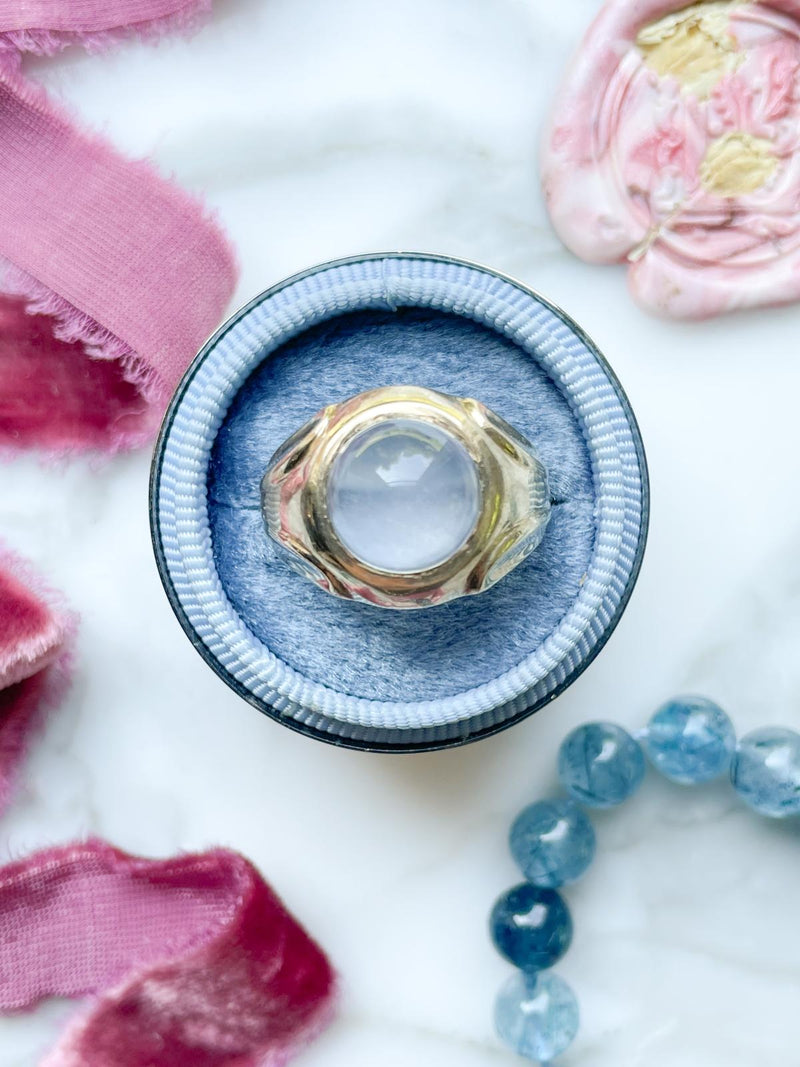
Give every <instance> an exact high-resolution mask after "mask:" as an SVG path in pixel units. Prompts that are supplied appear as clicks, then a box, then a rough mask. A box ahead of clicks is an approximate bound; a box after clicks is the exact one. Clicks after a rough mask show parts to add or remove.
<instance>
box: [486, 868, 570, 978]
mask: <svg viewBox="0 0 800 1067" xmlns="http://www.w3.org/2000/svg"><path fill="white" fill-rule="evenodd" d="M489 928H490V932H491V935H492V940H493V941H494V945H495V948H496V949H497V951H498V952H499V953H500V954H501V956H505V958H506V959H507V960H510V962H511V963H513V964H514V965H515V966H517V967H522V968H523V969H524V970H528V971H539V970H544V969H545V968H546V967H552V966H553V964H554V963H555V962H556V961H557V960H560V959H561V957H562V956H563V955H564V953H565V952H566V951H567V949H568V948H569V946H570V944H571V942H572V917H571V916H570V913H569V908H568V907H567V905H566V903H565V902H564V899H563V897H562V896H561V895H560V894H559V893H557V892H556V891H555V889H544V888H542V887H540V886H535V885H531V884H530V882H523V884H522V885H517V886H514V888H513V889H509V890H508V891H507V892H506V893H503V895H502V896H501V897H500V898H499V899H498V900H497V902H496V903H495V906H494V908H493V909H492V914H491V916H490V917H489Z"/></svg>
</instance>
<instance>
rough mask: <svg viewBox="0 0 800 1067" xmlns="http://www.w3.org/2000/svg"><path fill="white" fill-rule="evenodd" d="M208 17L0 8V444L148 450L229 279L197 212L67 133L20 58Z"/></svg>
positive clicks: (172, 190)
mask: <svg viewBox="0 0 800 1067" xmlns="http://www.w3.org/2000/svg"><path fill="white" fill-rule="evenodd" d="M208 6H209V4H208V3H207V2H206V0H190V2H187V0H26V2H24V3H21V2H20V0H0V143H2V146H3V151H2V152H1V153H0V260H2V261H4V262H5V270H4V272H3V275H4V276H3V277H2V278H0V287H1V288H2V289H3V291H4V295H3V296H2V297H0V448H2V447H5V448H18V447H28V446H31V445H39V446H44V447H46V448H48V449H49V450H55V451H63V450H74V449H85V448H104V449H108V450H115V449H119V448H129V447H133V446H135V445H137V444H140V443H142V442H143V441H145V440H147V439H148V437H150V436H151V435H152V434H153V432H154V430H155V427H156V425H157V422H158V418H159V416H160V414H161V412H162V411H163V408H164V406H165V403H166V400H167V398H168V396H169V394H170V393H171V392H172V390H173V389H174V388H175V385H176V384H177V382H178V380H179V379H180V377H181V375H182V373H183V372H184V370H185V369H186V367H187V365H188V363H189V362H190V360H191V358H192V356H193V355H194V353H195V352H196V351H197V349H198V348H199V347H200V345H201V344H202V342H203V341H204V340H205V338H206V337H207V336H208V334H209V333H210V332H211V331H212V330H213V329H214V327H215V326H216V325H217V324H218V322H219V320H220V318H221V317H222V315H223V313H224V311H225V308H226V305H227V303H228V301H229V299H230V296H231V293H232V291H233V287H234V283H235V276H236V270H235V265H234V258H233V255H232V252H231V249H230V247H229V245H228V243H227V241H226V239H225V238H224V236H223V234H222V233H221V231H220V229H219V227H218V226H217V225H216V223H215V222H214V221H213V220H212V219H211V218H210V217H209V216H208V215H207V213H206V212H205V211H204V210H203V208H202V207H201V205H200V204H199V203H198V201H196V200H195V199H193V198H192V197H190V196H188V195H187V194H186V193H185V192H183V191H182V190H180V189H179V188H177V187H176V186H175V185H173V184H172V183H170V182H167V181H165V180H164V179H163V178H161V177H159V176H158V175H157V174H156V173H155V171H154V170H153V169H152V167H151V166H150V165H149V164H147V163H145V162H141V161H138V162H137V161H131V160H128V159H125V158H124V157H123V156H121V155H120V154H119V153H118V152H117V151H116V150H115V149H114V148H113V147H111V146H110V145H109V144H107V143H106V142H105V141H104V140H102V139H101V138H100V137H98V136H97V135H95V134H92V133H89V132H86V131H84V130H81V129H79V128H78V126H77V125H76V124H75V122H74V121H73V120H72V119H71V117H70V116H68V115H67V114H66V113H65V112H64V110H63V109H62V108H61V107H59V106H58V105H56V104H55V103H54V102H53V101H52V100H51V99H50V98H49V97H48V95H47V94H46V93H45V92H44V90H43V89H42V88H41V87H40V86H39V85H37V84H36V83H35V82H33V81H31V80H30V79H29V78H27V77H26V76H25V74H24V71H23V63H22V53H23V52H26V51H28V52H36V53H39V54H47V53H53V52H55V51H57V50H58V49H59V48H62V47H66V46H67V45H70V44H74V43H78V44H82V45H83V46H85V47H87V48H89V49H99V48H104V47H107V46H108V45H109V44H111V43H113V42H114V41H116V40H117V39H118V38H120V37H121V36H123V35H125V34H135V35H138V36H143V37H155V36H157V35H159V34H161V33H163V32H165V31H166V30H170V29H174V28H180V27H185V26H189V25H191V24H192V22H193V21H194V20H195V19H196V18H197V17H198V16H199V15H200V14H202V13H203V12H204V11H205V10H206V9H207V7H208ZM32 316H33V318H32ZM36 316H40V318H37V317H36ZM87 357H89V358H87ZM53 397H57V404H55V405H54V403H53ZM54 408H55V415H54Z"/></svg>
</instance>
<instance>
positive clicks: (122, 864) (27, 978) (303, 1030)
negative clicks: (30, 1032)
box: [0, 841, 334, 1067]
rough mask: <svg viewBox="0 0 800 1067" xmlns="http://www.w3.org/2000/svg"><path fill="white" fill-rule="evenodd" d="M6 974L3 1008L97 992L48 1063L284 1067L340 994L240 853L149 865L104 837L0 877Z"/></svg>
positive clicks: (1, 958) (2, 969)
mask: <svg viewBox="0 0 800 1067" xmlns="http://www.w3.org/2000/svg"><path fill="white" fill-rule="evenodd" d="M43 948H44V949H45V950H44V951H43ZM0 975H2V979H0V1008H3V1009H5V1010H7V1011H8V1010H17V1009H20V1008H25V1007H28V1006H29V1005H31V1004H35V1003H36V1002H37V1001H38V1000H40V999H42V998H43V997H45V996H51V995H56V996H65V997H75V996H81V995H86V994H95V995H97V999H96V1000H95V1001H94V1002H93V1003H92V1005H91V1007H90V1008H89V1010H88V1011H87V1012H84V1013H82V1014H81V1015H80V1016H79V1017H78V1018H77V1019H76V1020H75V1021H74V1022H73V1024H72V1025H71V1026H70V1027H69V1028H68V1029H67V1031H66V1033H65V1034H64V1035H63V1037H62V1039H61V1041H60V1042H59V1044H58V1046H57V1047H56V1048H55V1049H54V1050H53V1051H52V1052H51V1053H50V1054H49V1055H48V1056H46V1057H45V1059H44V1061H43V1067H280V1065H281V1064H284V1063H285V1062H286V1061H287V1060H288V1059H289V1057H290V1056H291V1055H292V1054H293V1053H294V1052H296V1051H297V1049H298V1048H299V1047H300V1046H301V1045H302V1044H304V1043H305V1042H306V1041H307V1040H309V1039H310V1038H312V1037H313V1036H314V1035H315V1034H316V1033H317V1032H318V1031H319V1030H320V1029H321V1028H322V1027H323V1026H324V1025H325V1023H326V1022H327V1021H328V1017H329V1015H330V1010H331V999H332V996H333V990H334V976H333V972H332V970H331V967H330V965H329V963H328V961H327V959H326V958H325V956H324V954H323V953H322V951H321V950H320V949H319V948H318V946H317V945H316V944H315V943H314V942H313V941H312V940H311V938H310V937H309V936H308V935H307V934H306V933H305V931H304V930H303V929H302V928H301V927H300V926H299V925H298V923H297V922H296V921H295V919H293V918H292V916H291V915H290V914H289V912H288V911H286V909H285V908H284V906H283V904H282V903H281V902H280V900H278V898H277V897H276V896H275V894H274V893H273V892H272V890H271V889H270V888H269V887H268V886H267V885H266V884H265V882H264V881H263V879H262V878H261V876H260V875H259V874H258V872H257V871H256V870H255V869H254V868H253V867H252V865H251V864H250V863H248V862H247V861H246V860H245V859H243V858H242V857H241V856H239V855H237V854H236V853H233V852H228V851H226V850H223V849H217V850H213V851H210V852H206V853H204V854H202V855H194V856H192V855H187V856H181V857H178V858H176V859H170V860H146V859H139V858H136V857H133V856H129V855H126V854H125V853H124V852H120V851H118V850H117V849H114V848H111V847H110V846H109V845H106V844H104V843H103V842H100V841H88V842H87V843H86V844H80V845H69V846H66V847H63V848H53V849H47V850H45V851H43V852H39V853H37V854H35V855H33V856H30V857H28V858H27V859H25V860H22V861H20V862H18V863H12V864H9V865H8V866H7V867H5V868H4V869H2V870H0Z"/></svg>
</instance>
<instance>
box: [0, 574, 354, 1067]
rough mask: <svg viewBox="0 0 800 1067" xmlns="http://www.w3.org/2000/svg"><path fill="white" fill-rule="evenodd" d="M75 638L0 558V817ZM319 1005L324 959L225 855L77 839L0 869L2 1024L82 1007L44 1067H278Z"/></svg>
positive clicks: (32, 585)
mask: <svg viewBox="0 0 800 1067" xmlns="http://www.w3.org/2000/svg"><path fill="white" fill-rule="evenodd" d="M74 626H75V618H74V616H73V615H72V614H71V613H70V612H68V611H67V610H65V609H64V608H63V607H62V606H61V604H60V602H59V599H58V597H57V596H56V595H54V594H53V593H51V592H49V591H47V590H46V589H45V588H44V587H43V586H42V585H41V583H40V582H39V581H38V580H37V579H36V578H34V577H33V576H32V574H31V572H30V571H29V570H28V568H27V567H26V565H25V564H24V563H22V562H21V561H20V560H18V559H17V558H16V557H14V556H11V555H9V554H7V553H5V554H3V555H0V809H2V808H4V807H5V806H6V805H7V803H8V800H9V798H10V795H11V792H12V789H13V786H14V784H15V781H16V778H17V774H18V769H19V765H20V762H21V760H22V758H23V756H24V754H25V751H26V749H27V747H28V743H29V741H30V739H31V736H32V734H33V733H34V732H35V730H36V727H37V726H38V725H39V724H40V722H41V719H42V716H43V713H44V711H45V710H46V707H47V705H48V704H51V703H52V702H53V701H54V700H55V699H56V698H57V697H58V696H59V695H60V692H61V691H62V689H63V686H64V679H65V670H64V661H65V658H66V657H67V656H68V654H69V647H70V643H71V637H72V634H73V631H74ZM333 993H334V975H333V972H332V970H331V967H330V964H329V963H328V960H327V959H326V957H325V955H324V954H323V952H322V951H321V950H320V948H319V947H318V946H317V945H316V944H315V943H314V942H313V941H312V940H311V938H310V937H309V936H308V935H307V934H306V933H305V931H304V930H303V929H302V928H301V927H300V926H299V925H298V923H297V922H296V921H295V920H294V919H293V918H292V916H291V915H290V914H289V912H287V911H286V909H285V908H284V906H283V905H282V904H281V902H280V901H279V900H278V898H277V897H276V896H275V894H274V893H273V892H272V890H271V889H270V888H269V887H268V886H267V885H266V883H265V882H264V881H263V879H262V878H261V876H260V875H259V874H258V872H257V871H256V870H255V868H254V867H253V866H252V865H251V864H250V863H248V862H247V860H245V859H243V858H242V857H241V856H239V855H237V854H236V853H233V852H229V851H226V850H224V849H215V850H212V851H209V852H206V853H203V854H200V855H193V856H191V855H190V856H181V857H178V858H175V859H169V860H147V859H139V858H135V857H132V856H128V855H126V854H125V853H123V852H120V851H118V850H117V849H114V848H112V847H111V846H110V845H107V844H104V843H103V842H101V841H89V842H87V843H85V844H73V845H67V846H63V847H57V848H51V849H46V850H45V851H43V852H39V853H36V854H34V855H32V856H29V857H27V858H26V859H23V860H19V861H17V862H15V863H11V864H9V865H8V866H6V867H3V868H0V1012H2V1011H5V1012H9V1011H19V1010H21V1009H24V1008H28V1007H30V1006H32V1005H33V1004H35V1003H37V1002H38V1001H39V1000H41V999H43V998H44V997H48V996H60V997H78V996H85V995H89V994H93V1000H92V1001H91V1002H90V1004H89V1006H88V1008H87V1009H86V1010H84V1011H83V1012H81V1013H80V1014H79V1016H78V1017H77V1019H76V1020H75V1021H74V1022H73V1024H72V1025H71V1026H70V1027H69V1028H68V1030H67V1031H66V1033H65V1034H64V1035H63V1037H62V1039H61V1041H60V1042H59V1044H58V1046H57V1047H56V1048H55V1049H54V1050H53V1051H52V1052H51V1053H50V1054H49V1055H48V1056H46V1057H45V1059H44V1061H43V1067H280V1065H282V1064H284V1063H285V1062H286V1061H287V1059H288V1058H289V1057H290V1056H291V1055H292V1053H293V1052H294V1051H296V1050H297V1048H299V1047H300V1046H301V1045H303V1044H304V1043H305V1042H306V1041H307V1040H309V1039H310V1038H311V1037H313V1036H314V1035H315V1034H316V1032H317V1031H318V1030H320V1029H321V1028H322V1027H323V1026H324V1024H325V1023H326V1022H327V1021H328V1018H329V1016H330V1014H331V1010H332V999H333Z"/></svg>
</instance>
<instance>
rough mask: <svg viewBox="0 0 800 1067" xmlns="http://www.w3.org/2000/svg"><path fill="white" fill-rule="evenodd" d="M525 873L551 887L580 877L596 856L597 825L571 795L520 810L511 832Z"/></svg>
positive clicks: (529, 877)
mask: <svg viewBox="0 0 800 1067" xmlns="http://www.w3.org/2000/svg"><path fill="white" fill-rule="evenodd" d="M509 845H510V846H511V855H512V856H513V857H514V859H515V860H516V862H517V864H518V866H519V868H520V870H521V871H522V873H523V874H524V875H525V877H526V878H527V879H528V880H529V881H531V882H533V883H535V884H536V885H541V886H548V887H551V888H554V887H558V886H560V885H568V884H569V883H570V882H575V881H577V879H578V878H580V876H581V875H582V874H583V872H584V871H585V870H586V868H587V867H588V866H589V864H590V863H591V862H592V860H593V859H594V853H595V836H594V828H593V827H592V824H591V822H589V819H588V817H587V815H586V814H585V813H584V812H583V811H581V809H580V808H579V807H578V805H577V804H576V803H575V802H574V801H572V800H568V799H563V800H540V801H539V802H538V803H536V804H531V805H530V807H527V808H525V809H524V810H523V811H521V812H520V813H519V815H518V816H517V818H516V819H515V820H514V823H513V825H512V827H511V834H510V836H509Z"/></svg>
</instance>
